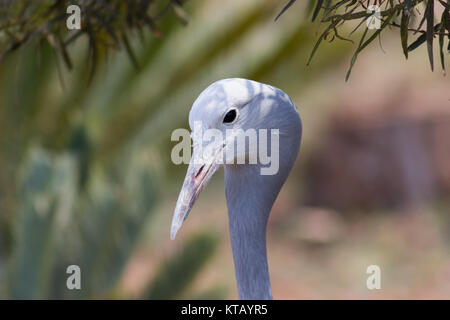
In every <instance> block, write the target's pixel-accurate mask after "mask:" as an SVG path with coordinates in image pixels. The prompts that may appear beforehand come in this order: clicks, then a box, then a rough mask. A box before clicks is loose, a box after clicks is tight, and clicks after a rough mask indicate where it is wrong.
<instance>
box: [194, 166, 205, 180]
mask: <svg viewBox="0 0 450 320" xmlns="http://www.w3.org/2000/svg"><path fill="white" fill-rule="evenodd" d="M204 167H205V165H202V166H201V167H200V169H199V170H198V172H197V174H196V175H195V179H197V178H198V176H199V175H200V174H201V173H202V171H203V168H204Z"/></svg>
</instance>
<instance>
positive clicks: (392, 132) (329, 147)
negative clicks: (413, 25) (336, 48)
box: [305, 83, 450, 211]
mask: <svg viewBox="0 0 450 320" xmlns="http://www.w3.org/2000/svg"><path fill="white" fill-rule="evenodd" d="M447 86H448V85H447V84H443V85H442V87H437V86H436V87H432V88H426V89H424V90H422V91H420V92H417V90H408V88H409V87H408V85H407V84H405V83H403V84H402V85H400V86H399V87H397V88H395V87H394V88H391V89H390V90H389V91H388V92H386V93H382V94H378V95H372V97H373V99H368V97H370V96H369V95H368V92H366V93H367V95H366V94H364V92H356V93H355V94H354V95H353V96H352V97H351V98H349V99H348V101H343V102H342V103H341V105H339V106H337V107H336V110H337V111H336V112H335V113H334V114H333V115H332V116H331V118H330V120H329V121H330V122H329V125H328V127H327V130H326V132H325V134H324V136H323V137H322V138H321V141H322V142H321V144H320V145H319V146H318V147H317V148H316V150H315V152H314V153H313V154H312V156H311V157H310V158H309V159H308V161H307V168H306V170H305V172H306V177H305V178H306V179H305V191H306V199H305V203H306V204H307V205H313V206H326V207H330V208H334V209H337V210H341V211H355V210H376V209H387V208H411V207H416V206H418V205H421V204H424V203H426V202H427V201H429V200H432V199H435V198H437V197H439V196H446V195H448V194H449V193H450V102H449V100H448V88H447ZM411 87H413V86H411Z"/></svg>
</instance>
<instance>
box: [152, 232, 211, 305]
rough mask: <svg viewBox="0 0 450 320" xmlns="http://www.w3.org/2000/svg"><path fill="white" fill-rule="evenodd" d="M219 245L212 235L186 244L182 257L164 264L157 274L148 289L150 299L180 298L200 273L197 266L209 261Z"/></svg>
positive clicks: (200, 237)
mask: <svg viewBox="0 0 450 320" xmlns="http://www.w3.org/2000/svg"><path fill="white" fill-rule="evenodd" d="M216 245H217V239H216V238H215V237H214V236H213V235H210V234H204V235H198V236H196V237H194V238H192V239H191V240H190V241H189V242H188V243H186V244H185V246H184V248H183V250H181V251H180V255H179V256H178V257H176V258H175V259H172V260H170V261H168V262H166V263H165V264H163V265H162V266H161V268H160V270H159V271H158V272H157V274H156V280H155V281H154V282H153V284H152V285H151V287H150V288H149V289H148V292H147V298H149V299H160V300H161V299H176V298H180V296H179V295H180V293H183V291H184V290H185V288H186V287H187V286H188V284H189V283H190V282H191V281H192V279H194V278H195V276H196V275H197V273H198V272H199V268H198V267H197V264H199V265H203V264H204V263H205V262H207V261H208V260H209V258H210V257H211V254H212V253H213V252H214V249H215V247H216Z"/></svg>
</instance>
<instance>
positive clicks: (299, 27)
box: [0, 0, 348, 298]
mask: <svg viewBox="0 0 450 320" xmlns="http://www.w3.org/2000/svg"><path fill="white" fill-rule="evenodd" d="M44 2H45V1H43V2H41V3H44ZM135 2H136V1H135ZM138 2H139V1H138ZM138 2H136V3H138ZM144 2H146V1H140V2H139V3H144ZM147 2H148V1H147ZM33 3H34V2H33ZM47 3H48V2H47ZM87 3H98V5H100V4H101V3H104V2H103V1H92V2H90V1H88V2H87ZM112 3H119V2H118V1H117V2H114V1H111V4H112ZM121 3H125V2H121ZM126 3H128V2H126ZM129 3H134V2H133V1H130V2H129ZM170 3H172V4H174V3H175V2H174V1H172V2H170ZM3 4H5V1H3ZM188 4H189V6H187V7H186V8H185V9H186V11H187V12H188V13H189V16H190V17H191V20H190V24H189V27H188V28H185V27H183V26H182V25H180V18H179V15H180V12H178V13H177V12H176V10H175V11H173V10H171V11H169V12H168V13H167V14H164V16H162V17H161V19H160V20H158V25H159V28H160V30H161V32H162V33H163V34H164V35H165V37H164V38H162V37H155V36H154V30H153V29H150V28H143V29H142V32H141V34H140V36H139V34H136V35H134V34H130V37H129V39H128V40H129V45H130V47H132V48H134V49H133V55H134V56H135V59H136V61H137V62H138V63H137V64H138V66H139V67H138V68H137V69H136V68H135V66H133V65H132V64H131V63H130V53H129V52H128V51H127V49H126V48H124V49H125V50H117V51H115V52H114V54H113V55H109V56H107V55H100V54H99V55H97V60H96V70H97V71H96V73H95V76H94V77H93V78H92V82H91V83H90V85H88V79H89V78H90V75H91V74H92V70H91V69H89V68H86V67H83V65H84V64H83V62H84V61H85V57H84V54H83V53H85V52H86V51H89V48H90V46H91V45H92V42H91V41H90V40H89V36H87V37H79V38H78V40H77V41H73V42H72V43H71V47H70V56H71V63H70V64H71V65H72V66H73V68H72V70H70V68H69V65H67V64H66V65H64V64H63V67H61V66H60V65H61V60H64V59H65V58H64V57H63V55H61V54H60V53H61V51H58V49H56V51H55V47H54V44H52V43H51V42H49V41H31V39H32V38H30V40H29V41H27V42H26V44H27V45H25V46H19V47H17V50H13V51H11V54H10V55H9V56H8V58H7V59H5V60H3V62H2V63H1V64H0V128H1V130H2V134H1V135H0V297H2V298H49V297H51V298H102V297H106V298H109V297H117V296H119V297H123V298H128V296H127V295H126V293H122V292H118V291H117V290H120V287H119V280H120V279H121V277H122V275H123V271H124V268H125V266H126V265H127V263H128V262H129V261H130V257H131V256H132V254H133V252H134V250H135V248H136V246H137V245H138V244H139V243H140V239H141V236H142V234H143V232H144V229H145V230H146V226H147V227H148V225H151V224H153V223H155V220H154V216H155V214H156V213H157V210H156V209H155V208H156V206H157V204H158V202H159V201H160V199H161V197H162V193H163V190H166V189H168V187H171V186H172V185H174V184H175V183H174V181H173V177H178V176H177V175H178V174H179V173H180V172H181V170H183V169H184V168H177V167H175V166H174V165H173V164H172V163H171V161H170V149H171V147H172V145H173V144H171V143H168V141H169V140H170V135H171V132H172V131H173V129H175V128H179V127H186V126H187V114H188V110H189V108H190V105H191V104H192V102H193V101H194V100H195V98H196V97H197V96H198V94H199V93H200V91H201V90H202V89H203V88H205V87H206V86H207V85H208V84H210V83H211V82H213V81H215V80H217V79H220V78H224V77H246V78H251V79H255V80H258V81H262V82H269V83H271V84H274V85H276V86H279V87H282V88H284V89H285V90H286V91H287V92H289V91H291V92H297V91H298V90H299V88H303V87H305V86H306V84H310V83H311V82H312V81H314V79H316V78H317V75H322V74H323V72H324V71H325V70H327V69H329V68H330V66H333V65H337V64H339V62H340V61H342V59H343V58H345V57H346V54H347V53H348V48H347V47H346V46H342V45H340V44H337V45H336V46H335V47H334V48H332V49H330V50H324V51H323V52H322V54H320V55H318V56H317V57H316V64H317V65H316V67H315V68H314V69H309V70H306V66H305V64H304V61H306V59H307V51H308V48H309V47H310V46H311V41H312V40H313V38H314V35H313V34H314V29H313V28H312V26H311V25H310V24H309V23H308V22H304V21H303V20H302V19H297V18H295V19H291V20H289V19H282V21H281V20H280V21H278V22H277V23H274V22H273V19H271V18H272V17H273V12H275V9H276V7H275V6H276V5H277V4H276V3H273V2H272V1H269V0H260V1H255V2H252V3H251V4H249V3H247V2H241V1H234V2H233V1H232V2H231V3H230V4H229V5H230V6H231V8H232V10H228V11H227V10H223V9H222V6H223V3H216V7H214V5H213V4H212V3H211V2H209V1H203V2H202V1H196V2H195V3H194V2H192V4H191V2H188ZM92 5H94V4H92ZM32 7H34V4H33V5H30V7H28V8H32ZM205 8H206V9H205ZM3 10H4V8H3ZM3 12H4V11H3ZM3 17H4V16H3ZM2 21H3V20H2ZM0 24H1V21H0ZM27 25H28V24H27ZM205 25H207V26H208V27H207V28H206V27H205ZM132 26H134V25H133V24H132ZM99 28H100V27H99ZM119 29H120V27H119ZM18 32H19V33H20V32H23V30H22V31H20V30H18ZM98 32H100V31H98ZM101 32H105V33H107V31H106V30H103V31H101ZM123 32H125V30H123ZM4 36H5V34H4V33H3V35H2V37H4ZM3 39H4V38H3ZM47 40H48V39H47ZM55 53H57V54H55ZM64 66H65V67H64ZM293 79H295V81H293ZM61 84H62V85H61ZM176 184H177V189H178V188H179V181H176ZM163 214H164V215H165V216H167V217H169V218H168V219H165V220H164V221H168V220H169V219H170V215H171V212H163ZM153 229H158V230H159V229H161V230H163V231H161V234H162V235H164V234H166V236H167V238H164V237H163V238H162V239H163V240H161V241H162V242H163V241H166V239H167V241H168V239H169V236H168V230H169V226H168V225H167V226H166V227H164V226H162V227H159V226H158V228H152V230H153ZM149 230H150V229H149ZM165 230H167V233H166V232H165ZM216 244H217V239H215V238H214V237H213V236H211V235H209V234H203V233H200V235H198V236H197V237H194V238H193V239H191V240H188V242H187V244H186V245H185V247H183V248H182V249H181V250H179V251H178V252H177V253H176V254H175V255H173V256H170V257H167V260H166V262H164V263H163V264H159V263H157V262H156V263H155V265H160V268H159V271H158V272H157V274H156V276H155V278H154V279H152V280H150V282H149V283H148V284H147V289H146V290H144V294H143V298H161V297H173V298H180V297H183V298H184V297H191V298H192V297H201V298H205V297H208V298H214V297H215V298H220V297H223V296H224V295H225V294H224V288H222V287H221V286H220V285H217V286H216V285H214V286H212V287H211V288H209V289H208V288H207V289H206V290H205V291H203V292H195V291H194V292H193V290H191V289H189V288H190V287H191V284H192V281H193V280H194V279H195V278H196V276H197V275H198V274H199V273H200V271H201V270H202V269H203V268H204V266H205V264H206V262H207V261H209V260H210V258H211V256H212V253H213V252H214V251H215V248H216ZM152 245H153V246H154V247H155V248H158V247H159V246H160V244H158V243H153V244H152ZM71 264H76V265H79V266H80V267H81V272H82V290H80V291H76V290H75V291H69V290H67V288H66V279H67V277H68V275H67V274H66V268H67V266H68V265H71Z"/></svg>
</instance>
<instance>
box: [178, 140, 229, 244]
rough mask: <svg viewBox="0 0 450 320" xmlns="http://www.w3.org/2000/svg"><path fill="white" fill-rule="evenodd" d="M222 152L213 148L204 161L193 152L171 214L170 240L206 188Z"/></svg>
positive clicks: (219, 148)
mask: <svg viewBox="0 0 450 320" xmlns="http://www.w3.org/2000/svg"><path fill="white" fill-rule="evenodd" d="M222 150H223V146H218V147H215V148H213V149H212V152H211V156H210V157H208V158H207V159H206V160H205V159H204V158H203V157H202V156H201V155H198V154H196V152H195V150H194V152H193V156H192V158H191V161H190V163H189V167H188V169H187V173H186V178H184V183H183V187H182V188H181V191H180V195H179V196H178V200H177V205H176V207H175V211H174V213H173V218H172V227H171V230H170V239H172V240H173V239H175V236H176V234H177V232H178V230H179V229H180V228H181V225H182V224H183V222H184V220H186V218H187V216H188V215H189V212H190V211H191V209H192V207H193V205H194V203H195V200H197V198H198V196H199V195H200V192H202V190H203V189H204V188H205V187H206V185H207V183H208V182H209V180H210V179H211V177H212V176H213V174H214V173H215V172H216V171H217V169H218V168H219V166H220V161H219V160H220V159H221V158H220V156H221V154H222V152H221V151H222Z"/></svg>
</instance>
